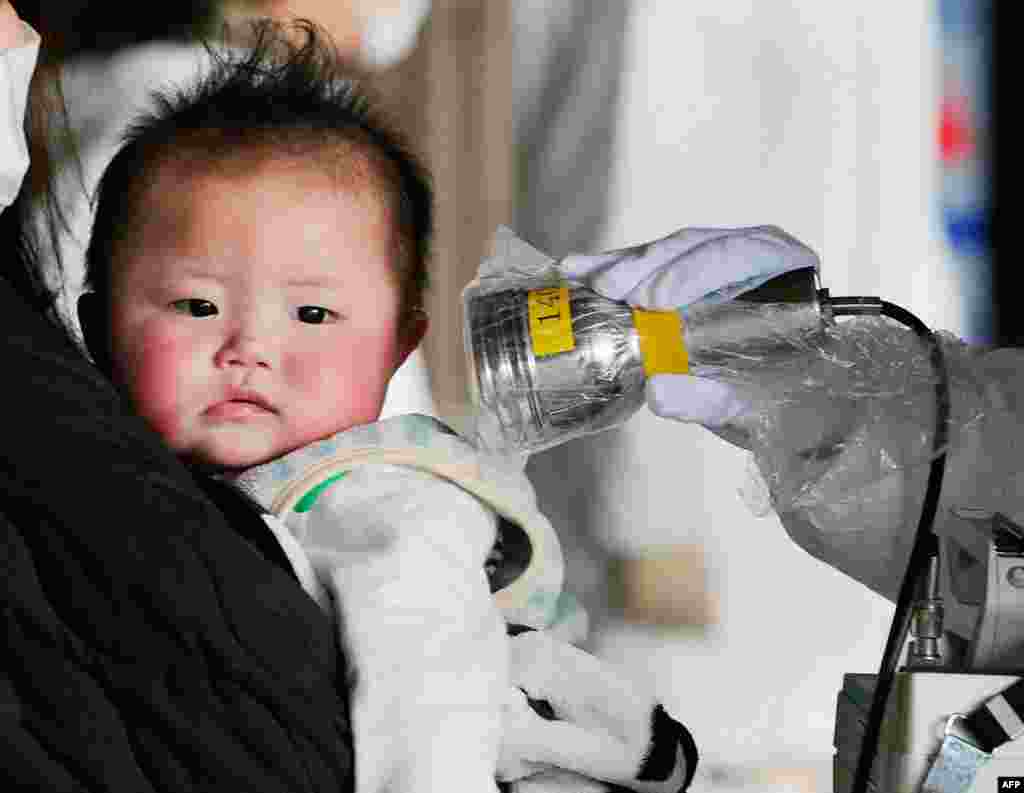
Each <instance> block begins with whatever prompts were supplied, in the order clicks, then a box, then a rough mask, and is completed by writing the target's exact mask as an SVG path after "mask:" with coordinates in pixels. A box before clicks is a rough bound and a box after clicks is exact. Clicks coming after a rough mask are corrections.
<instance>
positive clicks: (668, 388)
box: [559, 226, 821, 442]
mask: <svg viewBox="0 0 1024 793" xmlns="http://www.w3.org/2000/svg"><path fill="white" fill-rule="evenodd" d="M820 266H821V263H820V261H819V259H818V255H817V254H816V253H815V252H814V251H813V250H811V249H810V248H808V247H807V246H806V245H804V244H803V243H802V242H800V241H799V240H797V239H796V238H794V237H792V236H790V235H789V234H787V233H786V232H784V231H783V230H782V229H779V228H776V227H775V226H753V227H749V228H737V229H701V228H684V229H680V230H679V231H676V232H675V233H673V234H670V235H669V236H667V237H664V238H662V239H660V240H655V241H654V242H649V243H646V244H644V245H636V246H633V247H630V248H623V249H621V250H616V251H609V252H607V253H600V254H596V255H592V256H591V255H580V254H571V255H569V256H567V257H565V259H563V260H562V261H561V262H560V263H559V269H560V270H561V272H562V274H563V275H564V276H565V277H566V278H568V279H570V280H573V281H578V282H581V283H583V284H585V285H587V286H588V287H590V288H591V289H593V290H594V291H595V292H598V293H600V294H602V295H604V296H605V297H608V298H611V299H612V300H621V301H625V302H627V303H629V304H630V305H633V306H638V307H640V308H646V309H653V310H659V311H670V310H674V309H680V308H684V307H685V306H688V305H691V304H693V303H697V302H701V303H709V304H710V303H720V302H724V301H727V300H731V299H732V298H734V297H736V296H737V295H740V294H743V293H744V292H746V291H749V290H751V289H756V288H757V287H758V286H760V285H761V284H763V283H765V282H766V281H769V280H770V279H772V278H774V277H775V276H777V275H782V274H783V273H787V272H790V271H792V270H798V269H802V268H805V267H814V268H815V270H819V269H820ZM647 402H648V406H649V407H650V408H651V410H652V411H653V412H654V413H655V414H657V415H659V416H665V417H669V418H674V419H678V420H679V421H690V422H696V423H698V424H702V425H704V426H705V427H708V428H711V429H719V428H722V427H723V425H726V424H728V423H729V422H730V421H731V420H733V419H735V418H737V417H738V416H740V415H742V414H743V413H744V412H745V411H746V410H747V407H748V405H749V397H745V396H744V395H743V394H742V393H740V392H739V391H738V390H737V389H736V388H734V387H730V386H727V385H724V384H722V383H719V382H716V381H713V380H708V379H705V378H698V377H692V376H690V375H670V374H663V375H656V376H655V377H652V378H651V379H650V380H649V381H648V383H647ZM723 437H727V436H725V435H723ZM727 439H728V440H733V442H738V441H737V440H734V439H733V438H730V437H727Z"/></svg>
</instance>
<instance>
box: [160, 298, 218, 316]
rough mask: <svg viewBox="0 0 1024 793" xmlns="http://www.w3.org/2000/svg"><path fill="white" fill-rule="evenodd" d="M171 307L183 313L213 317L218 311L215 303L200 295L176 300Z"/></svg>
mask: <svg viewBox="0 0 1024 793" xmlns="http://www.w3.org/2000/svg"><path fill="white" fill-rule="evenodd" d="M171 308H173V309H174V310H175V311H177V312H179V313H181V314H188V315H190V316H193V317H212V316H213V315H214V314H216V313H217V307H216V306H215V305H214V304H213V303H211V302H210V301H209V300H202V299H200V298H198V297H187V298H185V299H184V300H175V301H174V302H173V303H171Z"/></svg>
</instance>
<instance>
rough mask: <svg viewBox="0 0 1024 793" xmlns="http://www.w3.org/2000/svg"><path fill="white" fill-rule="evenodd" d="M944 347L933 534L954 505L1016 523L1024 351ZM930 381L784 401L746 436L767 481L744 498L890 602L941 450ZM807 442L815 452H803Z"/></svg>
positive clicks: (1021, 516) (1021, 504) (1023, 437)
mask: <svg viewBox="0 0 1024 793" xmlns="http://www.w3.org/2000/svg"><path fill="white" fill-rule="evenodd" d="M907 333H909V331H907ZM908 343H909V342H908ZM943 350H944V351H945V354H946V361H947V365H948V366H949V368H950V380H951V401H952V405H951V417H950V436H949V444H948V447H947V452H948V453H947V458H946V467H945V474H944V477H943V483H942V490H941V495H940V499H939V506H938V510H937V513H936V517H935V524H934V529H935V530H936V531H937V532H938V533H940V534H941V533H942V525H943V523H944V521H947V520H951V519H952V517H951V513H950V510H952V509H959V508H965V507H969V508H975V509H982V510H985V511H990V512H1002V513H1003V514H1004V515H1006V516H1007V517H1009V518H1010V519H1011V520H1015V521H1016V522H1018V523H1020V522H1022V521H1024V456H1022V453H1021V449H1024V350H1019V349H1010V348H1005V349H982V348H972V347H969V346H967V345H964V344H962V343H959V342H957V341H956V340H954V339H953V338H952V337H949V336H945V337H944V339H943ZM869 352H870V348H865V349H864V354H865V355H867V354H869ZM893 363H895V361H892V360H890V363H889V368H890V372H891V373H892V374H895V369H894V368H892V364H893ZM908 369H909V367H908ZM928 380H930V378H926V377H924V373H923V372H922V376H921V378H920V381H919V383H918V387H916V388H911V389H909V390H908V391H906V392H905V393H903V394H890V395H886V394H877V395H874V396H871V397H861V396H860V395H858V394H856V393H855V392H854V391H853V390H852V389H851V388H849V387H848V386H847V387H846V388H845V392H837V393H835V397H834V400H827V399H826V393H822V394H821V395H818V396H817V397H812V396H810V395H806V396H805V397H804V399H802V400H796V401H795V402H794V403H792V404H788V405H783V404H779V405H777V406H776V407H775V408H774V409H773V413H774V416H775V417H776V418H775V419H774V423H772V422H771V421H765V420H761V421H760V422H756V421H755V422H754V423H753V424H752V425H751V427H752V435H751V436H750V438H751V440H750V441H749V442H748V448H750V449H751V450H752V452H753V459H754V460H755V461H756V463H757V469H758V472H757V473H754V472H752V478H753V480H754V481H755V484H758V483H764V484H766V485H767V487H766V488H765V490H764V493H763V497H762V499H761V503H760V504H757V503H755V502H756V499H749V498H748V504H751V505H752V506H753V507H754V509H755V511H758V512H762V513H763V512H766V511H767V509H769V508H770V507H771V508H774V509H775V511H776V512H777V513H778V515H779V518H780V520H781V522H782V525H783V526H784V527H785V529H786V532H787V533H788V534H789V536H790V537H791V538H792V539H793V541H794V542H796V543H797V544H798V545H799V546H800V547H802V548H803V549H804V550H806V551H807V552H808V553H810V554H811V555H812V556H815V557H816V558H818V559H820V560H822V561H823V562H825V563H826V564H828V565H830V566H831V567H834V568H836V569H838V570H840V571H841V572H843V573H845V574H846V575H849V576H851V577H852V578H854V579H856V580H857V581H859V582H861V583H863V584H865V585H866V586H868V587H869V588H870V589H872V590H874V591H875V592H877V593H878V594H880V595H882V596H883V597H886V598H888V599H889V600H893V601H895V599H896V596H897V593H898V591H899V587H900V583H901V581H902V578H903V575H904V572H905V570H906V565H907V562H908V560H909V556H910V549H911V546H912V544H913V541H914V533H915V531H916V529H917V526H918V522H919V520H920V516H921V511H922V507H923V505H924V497H925V490H926V484H927V481H928V475H929V468H930V462H931V460H932V458H933V456H934V455H933V454H932V453H931V442H932V440H931V439H932V437H933V429H932V425H933V424H934V421H935V397H934V392H933V390H932V389H931V388H929V387H926V382H927V381H928ZM758 424H760V426H758ZM729 439H733V440H734V439H735V436H733V437H732V438H729ZM822 439H826V442H825V443H821V441H822ZM807 449H817V450H818V452H817V453H816V454H810V455H806V454H804V453H803V452H804V451H805V450H807ZM748 492H749V490H748ZM769 502H770V507H769Z"/></svg>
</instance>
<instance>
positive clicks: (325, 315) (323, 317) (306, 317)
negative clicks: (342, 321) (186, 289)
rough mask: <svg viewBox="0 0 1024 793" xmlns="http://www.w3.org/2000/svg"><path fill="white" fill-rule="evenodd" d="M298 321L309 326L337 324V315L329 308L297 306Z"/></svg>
mask: <svg viewBox="0 0 1024 793" xmlns="http://www.w3.org/2000/svg"><path fill="white" fill-rule="evenodd" d="M298 313H299V321H300V322H306V323H308V324H310V325H322V324H324V323H325V322H337V321H338V315H337V314H336V313H335V312H334V311H331V310H330V309H329V308H323V307H322V306H299V312H298Z"/></svg>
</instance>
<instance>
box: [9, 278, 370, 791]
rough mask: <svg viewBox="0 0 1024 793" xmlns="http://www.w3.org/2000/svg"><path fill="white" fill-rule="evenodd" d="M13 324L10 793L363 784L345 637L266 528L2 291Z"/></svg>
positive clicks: (282, 788)
mask: <svg viewBox="0 0 1024 793" xmlns="http://www.w3.org/2000/svg"><path fill="white" fill-rule="evenodd" d="M0 322H2V324H3V328H2V332H0V372H2V373H3V378H4V384H3V387H2V391H0V393H2V410H0V422H2V431H0V564H2V565H3V569H2V571H0V608H2V627H0V630H2V631H3V645H2V648H0V789H3V790H15V789H16V790H26V789H38V790H47V791H70V790H89V791H125V792H126V793H143V791H206V790H209V791H217V792H218V793H227V792H228V791H246V793H250V792H252V791H259V793H270V792H271V791H331V793H339V792H340V793H344V791H350V790H352V789H353V786H354V781H353V779H354V778H353V751H352V737H351V731H350V727H349V720H348V709H347V704H346V702H347V697H346V691H345V685H344V680H345V678H346V669H345V665H344V662H343V658H342V656H341V654H340V652H339V650H338V648H337V645H336V642H335V631H334V630H333V629H332V626H331V624H330V623H329V621H328V619H327V618H326V616H325V615H324V614H323V613H322V612H321V611H320V609H319V608H318V607H317V605H316V604H315V603H314V602H313V601H312V600H311V599H310V598H309V597H308V596H307V595H306V593H305V592H304V591H303V590H302V589H301V587H300V586H299V584H298V582H297V581H296V580H295V577H294V574H293V573H292V571H291V568H290V566H289V565H288V564H287V561H286V560H285V559H284V558H283V555H282V554H281V551H280V548H279V547H278V546H277V544H276V542H274V541H273V537H272V536H271V535H270V534H269V531H268V529H267V528H266V526H265V525H263V523H262V521H261V520H260V518H259V516H258V515H256V514H255V513H254V512H252V511H250V510H249V508H248V506H247V505H246V504H244V503H242V502H240V501H239V500H238V499H237V497H236V496H235V497H233V496H232V495H231V494H230V493H227V492H226V491H223V490H219V489H218V488H217V486H216V485H211V484H210V483H209V482H205V481H204V482H201V483H200V482H197V481H196V479H194V478H193V476H192V475H191V474H190V472H189V471H188V470H187V469H186V468H185V467H184V466H183V465H182V464H181V463H180V462H179V461H178V460H177V459H176V458H175V457H174V455H173V454H172V453H171V452H170V451H169V450H167V449H166V448H165V447H164V446H163V445H162V443H161V442H160V441H159V439H158V438H157V437H156V435H155V434H154V433H153V432H152V431H151V430H150V429H149V428H148V426H147V425H145V423H144V422H143V421H142V420H141V419H139V418H137V417H135V416H134V415H133V414H132V413H131V412H130V410H129V409H128V408H127V407H126V406H125V405H124V404H123V403H122V401H121V400H120V399H119V398H118V396H117V394H116V392H115V391H114V390H113V388H112V387H111V385H110V384H109V383H108V382H107V381H106V380H105V379H104V378H103V377H102V376H101V375H99V373H98V372H97V371H96V369H95V368H94V367H93V366H92V365H91V364H90V363H89V362H88V361H87V360H86V359H85V358H84V357H83V356H82V355H81V353H79V351H78V350H77V349H75V348H74V347H72V346H69V344H68V343H67V342H66V341H65V340H64V339H63V337H62V336H61V335H60V334H59V333H57V332H56V330H55V329H54V328H52V327H50V326H49V325H47V324H46V323H45V321H44V320H43V319H41V318H40V317H39V316H38V315H36V314H35V313H33V312H32V311H31V310H29V309H28V308H27V307H26V305H25V304H24V303H23V302H22V301H21V300H20V299H19V298H18V297H17V296H15V294H14V293H13V291H12V290H11V289H10V287H9V285H8V284H7V283H6V282H5V281H4V280H3V279H2V278H0ZM204 489H205V490H206V491H207V492H206V493H204V492H203V491H204ZM214 500H215V501H216V503H217V504H218V505H219V508H218V507H217V506H215V505H214Z"/></svg>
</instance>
